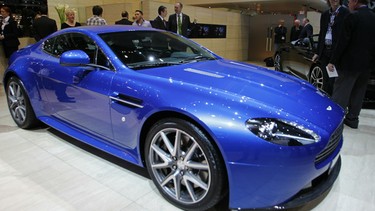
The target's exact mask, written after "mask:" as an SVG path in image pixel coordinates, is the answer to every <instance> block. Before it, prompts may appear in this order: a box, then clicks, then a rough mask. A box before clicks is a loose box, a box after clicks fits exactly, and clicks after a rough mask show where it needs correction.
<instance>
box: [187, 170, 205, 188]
mask: <svg viewBox="0 0 375 211" xmlns="http://www.w3.org/2000/svg"><path fill="white" fill-rule="evenodd" d="M184 178H186V180H188V181H190V182H192V183H193V184H195V185H197V186H199V187H200V188H202V189H204V190H208V185H207V184H206V183H205V182H203V181H202V180H201V179H200V178H199V177H197V176H196V175H194V174H192V173H190V172H189V173H186V175H185V176H184Z"/></svg>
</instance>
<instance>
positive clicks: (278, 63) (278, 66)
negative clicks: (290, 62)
mask: <svg viewBox="0 0 375 211" xmlns="http://www.w3.org/2000/svg"><path fill="white" fill-rule="evenodd" d="M281 65H282V64H281V54H280V53H276V54H275V58H274V67H275V70H276V71H280V72H282V71H283V67H282V66H281Z"/></svg>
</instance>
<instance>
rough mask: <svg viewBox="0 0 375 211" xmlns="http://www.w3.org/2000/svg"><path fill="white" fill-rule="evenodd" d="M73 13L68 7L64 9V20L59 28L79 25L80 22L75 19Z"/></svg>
mask: <svg viewBox="0 0 375 211" xmlns="http://www.w3.org/2000/svg"><path fill="white" fill-rule="evenodd" d="M75 15H76V13H75V12H74V10H72V9H69V8H68V9H66V10H65V16H66V21H65V22H64V23H62V24H61V29H65V28H70V27H77V26H81V24H80V23H78V22H77V21H75Z"/></svg>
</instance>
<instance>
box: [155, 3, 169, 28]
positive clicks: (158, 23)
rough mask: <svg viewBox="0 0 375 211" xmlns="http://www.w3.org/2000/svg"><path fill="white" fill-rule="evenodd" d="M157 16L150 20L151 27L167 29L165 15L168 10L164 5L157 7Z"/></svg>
mask: <svg viewBox="0 0 375 211" xmlns="http://www.w3.org/2000/svg"><path fill="white" fill-rule="evenodd" d="M158 14H159V15H158V17H156V18H155V19H154V21H153V22H152V24H151V25H152V27H153V28H156V29H162V30H167V22H166V21H165V17H167V14H168V11H167V8H166V7H165V6H160V7H159V9H158Z"/></svg>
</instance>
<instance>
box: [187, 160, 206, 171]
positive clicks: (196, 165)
mask: <svg viewBox="0 0 375 211" xmlns="http://www.w3.org/2000/svg"><path fill="white" fill-rule="evenodd" d="M186 166H187V167H189V168H192V169H196V170H208V168H209V166H208V165H207V164H205V163H198V162H194V161H188V162H186Z"/></svg>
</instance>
